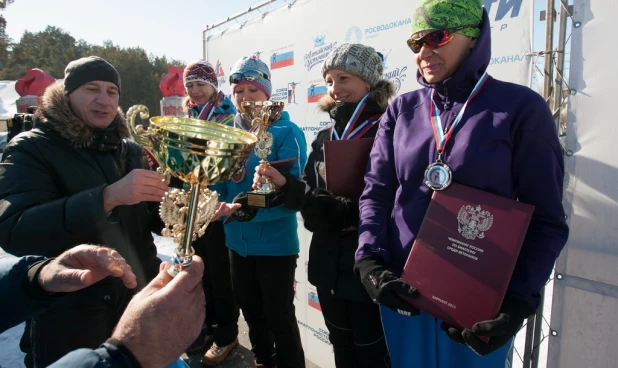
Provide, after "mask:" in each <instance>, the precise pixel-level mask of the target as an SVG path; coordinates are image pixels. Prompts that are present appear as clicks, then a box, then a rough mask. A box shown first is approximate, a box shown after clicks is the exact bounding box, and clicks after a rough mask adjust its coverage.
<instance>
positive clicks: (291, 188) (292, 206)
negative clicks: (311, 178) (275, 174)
mask: <svg viewBox="0 0 618 368" xmlns="http://www.w3.org/2000/svg"><path fill="white" fill-rule="evenodd" d="M281 175H283V176H284V177H285V185H284V186H282V187H281V188H279V190H281V191H283V192H284V193H285V195H284V197H283V207H285V208H287V209H289V210H293V211H300V209H301V207H302V205H303V202H304V201H305V188H306V184H305V182H304V181H301V180H298V178H296V177H295V176H294V175H292V174H290V173H289V172H282V173H281Z"/></svg>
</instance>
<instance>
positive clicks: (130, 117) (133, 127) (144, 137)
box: [127, 105, 154, 152]
mask: <svg viewBox="0 0 618 368" xmlns="http://www.w3.org/2000/svg"><path fill="white" fill-rule="evenodd" d="M138 114H139V117H140V118H141V119H142V120H146V119H148V118H149V117H150V112H149V111H148V107H146V106H144V105H134V106H131V107H130V108H129V110H127V123H128V125H129V131H130V132H131V136H132V137H133V139H134V140H135V142H137V143H138V144H139V145H140V146H142V147H144V148H146V149H147V150H149V151H151V152H152V151H153V148H154V146H153V144H152V142H151V141H150V139H148V137H149V136H150V133H149V132H148V130H147V129H145V128H144V125H143V124H137V115H138Z"/></svg>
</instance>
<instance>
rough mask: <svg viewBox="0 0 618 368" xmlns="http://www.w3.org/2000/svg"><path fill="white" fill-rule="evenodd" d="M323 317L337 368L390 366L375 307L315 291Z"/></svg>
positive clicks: (377, 311)
mask: <svg viewBox="0 0 618 368" xmlns="http://www.w3.org/2000/svg"><path fill="white" fill-rule="evenodd" d="M318 298H319V299H320V306H321V307H322V315H323V317H324V321H325V322H326V327H327V328H328V332H329V339H330V342H331V343H332V344H333V351H334V353H335V366H337V367H339V368H357V367H359V368H365V367H366V368H370V367H371V368H380V367H390V366H391V364H390V357H389V355H388V349H387V347H386V339H385V338H384V330H383V329H382V321H381V319H380V309H379V306H378V305H377V304H373V303H360V302H355V301H352V300H348V299H343V298H338V297H335V296H332V295H331V293H330V291H329V290H327V289H320V288H318Z"/></svg>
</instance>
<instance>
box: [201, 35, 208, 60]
mask: <svg viewBox="0 0 618 368" xmlns="http://www.w3.org/2000/svg"><path fill="white" fill-rule="evenodd" d="M206 32H208V31H207V30H203V31H202V60H208V57H207V56H208V55H206Z"/></svg>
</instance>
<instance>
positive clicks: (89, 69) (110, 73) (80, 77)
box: [64, 56, 120, 95]
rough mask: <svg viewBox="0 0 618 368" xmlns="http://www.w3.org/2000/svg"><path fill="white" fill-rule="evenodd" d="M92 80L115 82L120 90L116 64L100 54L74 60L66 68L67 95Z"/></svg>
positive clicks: (65, 83)
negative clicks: (99, 55)
mask: <svg viewBox="0 0 618 368" xmlns="http://www.w3.org/2000/svg"><path fill="white" fill-rule="evenodd" d="M92 81H104V82H110V83H114V84H115V85H116V87H118V92H120V75H119V74H118V71H117V70H116V68H114V66H113V65H112V64H110V63H108V62H107V61H105V60H103V59H102V58H100V57H98V56H88V57H84V58H81V59H77V60H73V61H71V62H70V63H69V65H67V67H66V68H65V69H64V93H66V94H67V95H68V94H69V93H71V92H73V91H74V90H75V89H77V88H79V87H81V86H82V85H84V84H86V83H88V82H92Z"/></svg>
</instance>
